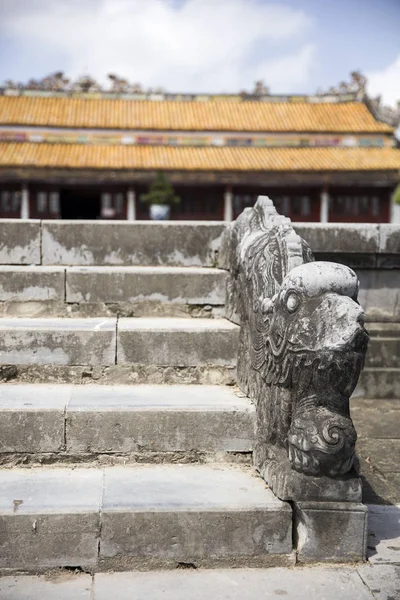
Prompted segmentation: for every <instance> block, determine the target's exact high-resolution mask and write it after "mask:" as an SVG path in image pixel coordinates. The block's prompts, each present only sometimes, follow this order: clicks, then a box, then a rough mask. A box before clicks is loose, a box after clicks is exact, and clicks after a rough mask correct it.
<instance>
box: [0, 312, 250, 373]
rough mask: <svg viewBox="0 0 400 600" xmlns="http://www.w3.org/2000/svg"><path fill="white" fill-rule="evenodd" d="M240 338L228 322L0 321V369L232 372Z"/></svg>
mask: <svg viewBox="0 0 400 600" xmlns="http://www.w3.org/2000/svg"><path fill="white" fill-rule="evenodd" d="M117 329H118V331H117ZM238 335H239V327H237V325H234V324H233V323H231V322H229V321H227V320H226V319H200V318H199V319H185V318H141V319H134V318H123V319H120V320H119V321H118V327H117V319H112V318H104V319H96V318H86V319H82V318H80V319H75V318H71V319H60V318H51V319H17V318H9V319H8V318H3V319H0V364H3V365H4V364H10V365H46V364H47V365H89V366H101V365H106V366H107V365H115V364H120V365H128V364H132V363H135V364H143V365H160V366H173V367H187V366H199V365H225V366H226V365H228V366H233V365H235V363H236V351H237V343H238Z"/></svg>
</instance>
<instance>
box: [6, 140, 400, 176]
mask: <svg viewBox="0 0 400 600" xmlns="http://www.w3.org/2000/svg"><path fill="white" fill-rule="evenodd" d="M11 166H13V167H14V166H15V167H16V166H19V167H27V166H33V167H54V168H73V169H138V170H146V169H160V170H163V169H165V170H190V171H375V170H376V171H381V170H384V171H389V170H400V150H397V149H395V148H229V147H221V148H213V147H205V148H199V147H183V148H182V147H178V148H176V147H175V148H174V147H170V146H110V145H106V146H100V145H81V144H43V143H42V144H35V143H0V167H11Z"/></svg>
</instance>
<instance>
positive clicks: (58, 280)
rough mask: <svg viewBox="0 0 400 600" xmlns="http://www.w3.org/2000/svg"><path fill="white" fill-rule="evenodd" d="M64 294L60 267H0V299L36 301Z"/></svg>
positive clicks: (63, 274)
mask: <svg viewBox="0 0 400 600" xmlns="http://www.w3.org/2000/svg"><path fill="white" fill-rule="evenodd" d="M64 296H65V269H63V268H62V267H42V266H37V267H35V266H32V267H17V266H12V267H11V266H3V267H0V301H1V302H5V301H18V302H32V301H35V302H38V301H42V302H43V301H50V300H61V301H64Z"/></svg>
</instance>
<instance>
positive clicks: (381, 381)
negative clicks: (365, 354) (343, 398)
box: [354, 368, 400, 398]
mask: <svg viewBox="0 0 400 600" xmlns="http://www.w3.org/2000/svg"><path fill="white" fill-rule="evenodd" d="M354 397H355V398H400V368H398V369H371V368H368V369H364V371H363V372H362V373H361V377H360V380H359V382H358V384H357V387H356V389H355V391H354Z"/></svg>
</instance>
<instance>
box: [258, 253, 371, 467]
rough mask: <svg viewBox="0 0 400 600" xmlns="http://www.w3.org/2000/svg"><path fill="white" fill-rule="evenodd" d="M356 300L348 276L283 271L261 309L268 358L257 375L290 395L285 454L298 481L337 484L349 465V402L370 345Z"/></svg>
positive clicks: (331, 268)
mask: <svg viewBox="0 0 400 600" xmlns="http://www.w3.org/2000/svg"><path fill="white" fill-rule="evenodd" d="M357 294H358V279H357V276H356V274H355V273H354V272H353V271H352V270H351V269H349V268H348V267H345V266H343V265H339V264H336V263H329V262H310V263H307V264H303V265H300V266H298V267H296V268H294V269H293V270H292V271H290V272H289V273H288V275H286V277H285V278H284V280H283V282H282V285H281V288H280V290H279V292H278V293H277V294H275V296H273V297H272V298H271V299H265V300H263V301H262V302H261V312H262V313H263V315H264V317H263V318H264V324H265V336H264V340H265V342H266V344H265V351H266V356H267V360H266V362H265V363H264V366H263V369H262V373H261V375H262V377H263V378H264V379H265V381H266V382H267V383H268V384H275V385H278V386H282V387H290V388H291V389H292V419H291V425H290V428H289V431H288V433H287V445H288V453H289V460H290V462H291V464H292V466H293V468H294V469H296V470H298V471H301V472H303V473H307V474H312V475H320V474H326V475H330V476H336V475H341V474H344V473H346V472H348V471H349V470H350V468H351V466H352V464H353V459H354V446H355V441H356V432H355V430H354V427H353V424H352V421H351V419H350V416H349V410H348V398H349V396H350V395H351V394H352V392H353V390H354V388H355V386H356V384H357V381H358V378H359V375H360V372H361V370H362V368H363V366H364V358H365V352H366V349H367V345H368V340H369V336H368V333H367V332H366V330H365V328H364V313H363V311H362V309H361V307H360V305H359V304H358V302H357Z"/></svg>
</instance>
